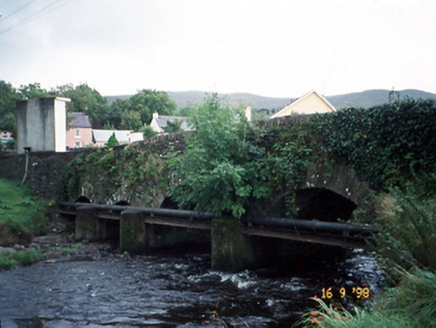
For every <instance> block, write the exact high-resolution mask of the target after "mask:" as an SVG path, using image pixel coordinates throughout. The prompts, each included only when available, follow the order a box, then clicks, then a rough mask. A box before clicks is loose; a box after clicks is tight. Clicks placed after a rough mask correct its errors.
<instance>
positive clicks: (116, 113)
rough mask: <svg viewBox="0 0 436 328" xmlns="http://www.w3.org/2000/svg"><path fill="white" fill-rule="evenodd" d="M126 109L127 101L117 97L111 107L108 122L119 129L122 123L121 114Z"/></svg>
mask: <svg viewBox="0 0 436 328" xmlns="http://www.w3.org/2000/svg"><path fill="white" fill-rule="evenodd" d="M126 109H127V106H126V102H125V101H124V100H122V99H116V100H115V101H114V102H113V103H112V105H111V107H110V110H109V113H108V115H107V121H106V124H107V125H111V126H114V127H115V128H117V129H118V128H119V127H120V125H121V115H122V113H123V112H124V111H125V110H126Z"/></svg>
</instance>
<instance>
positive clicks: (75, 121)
mask: <svg viewBox="0 0 436 328" xmlns="http://www.w3.org/2000/svg"><path fill="white" fill-rule="evenodd" d="M68 116H69V117H71V122H70V126H71V127H73V128H92V126H91V122H90V121H89V117H88V115H86V113H82V112H71V113H68Z"/></svg>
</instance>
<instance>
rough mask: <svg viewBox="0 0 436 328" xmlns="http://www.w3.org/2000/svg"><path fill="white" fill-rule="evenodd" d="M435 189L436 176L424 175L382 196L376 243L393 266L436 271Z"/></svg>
mask: <svg viewBox="0 0 436 328" xmlns="http://www.w3.org/2000/svg"><path fill="white" fill-rule="evenodd" d="M435 186H436V174H432V175H423V176H422V177H417V178H415V179H414V180H411V181H408V182H406V183H405V188H404V189H403V190H401V189H399V188H392V189H391V191H390V194H384V195H382V196H380V197H382V199H381V201H379V206H378V210H377V220H376V224H377V228H378V229H379V231H380V233H379V235H378V236H377V237H376V238H375V240H374V242H375V245H376V248H377V249H378V253H379V255H381V256H383V257H384V258H385V259H386V260H388V261H389V262H390V264H391V265H390V267H392V264H394V265H397V266H399V267H401V268H403V269H405V270H408V269H409V268H410V267H413V266H417V267H421V268H431V269H433V270H434V269H436V203H435V202H434V194H435V193H436V188H435Z"/></svg>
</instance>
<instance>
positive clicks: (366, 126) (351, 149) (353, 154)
mask: <svg viewBox="0 0 436 328" xmlns="http://www.w3.org/2000/svg"><path fill="white" fill-rule="evenodd" d="M435 123H436V106H435V102H434V101H432V100H425V101H424V100H418V101H416V100H412V99H406V100H403V101H401V102H398V101H396V102H391V103H389V104H385V105H381V106H376V107H372V108H370V109H363V108H348V109H344V110H340V111H337V112H335V113H333V114H329V115H321V116H319V119H318V124H317V125H318V130H319V132H320V133H321V134H322V136H323V139H324V141H325V143H326V146H327V150H328V152H329V153H331V154H332V155H333V156H336V157H338V158H339V159H340V160H342V161H345V162H346V164H349V165H351V166H353V167H354V169H355V170H356V171H357V173H358V174H359V175H360V176H361V178H362V179H363V180H366V181H368V182H369V183H370V184H371V186H372V187H373V188H375V189H376V190H385V191H387V190H388V188H389V186H392V185H397V186H401V185H404V181H406V180H408V179H410V178H412V177H413V176H414V175H415V174H416V173H425V172H432V171H434V170H435V168H436V151H435V149H436V124H435Z"/></svg>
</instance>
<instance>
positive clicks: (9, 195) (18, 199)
mask: <svg viewBox="0 0 436 328" xmlns="http://www.w3.org/2000/svg"><path fill="white" fill-rule="evenodd" d="M3 222H7V223H8V226H9V228H10V229H12V230H15V231H16V232H18V231H25V232H27V233H30V234H32V235H37V234H40V233H41V232H42V231H43V230H44V228H45V227H46V224H47V219H46V216H45V210H44V202H43V201H42V200H40V199H38V198H37V197H34V196H32V193H31V191H30V189H28V188H27V187H25V186H22V185H21V184H19V183H17V182H12V181H8V180H4V179H0V224H2V223H3Z"/></svg>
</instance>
